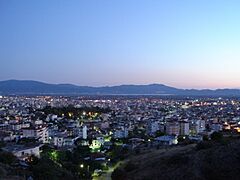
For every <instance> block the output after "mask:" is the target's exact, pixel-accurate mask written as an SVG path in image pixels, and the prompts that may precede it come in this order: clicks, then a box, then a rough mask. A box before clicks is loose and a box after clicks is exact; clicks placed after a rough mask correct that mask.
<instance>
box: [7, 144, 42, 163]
mask: <svg viewBox="0 0 240 180" xmlns="http://www.w3.org/2000/svg"><path fill="white" fill-rule="evenodd" d="M41 147H42V145H33V146H24V145H10V146H6V147H4V148H2V149H3V150H4V151H7V152H11V153H12V154H14V155H15V156H16V157H17V158H19V159H21V160H25V159H27V158H28V157H30V156H32V155H33V156H36V157H38V158H40V152H41V151H40V148H41Z"/></svg>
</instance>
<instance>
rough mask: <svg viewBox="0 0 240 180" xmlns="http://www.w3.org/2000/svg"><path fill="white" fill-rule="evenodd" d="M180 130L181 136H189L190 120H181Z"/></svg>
mask: <svg viewBox="0 0 240 180" xmlns="http://www.w3.org/2000/svg"><path fill="white" fill-rule="evenodd" d="M179 127H180V132H179V134H180V135H181V136H188V135H189V133H190V130H189V122H187V121H179Z"/></svg>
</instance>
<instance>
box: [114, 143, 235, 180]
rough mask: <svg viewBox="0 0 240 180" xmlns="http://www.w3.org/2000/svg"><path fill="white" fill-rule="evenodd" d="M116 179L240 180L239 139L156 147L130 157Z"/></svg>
mask: <svg viewBox="0 0 240 180" xmlns="http://www.w3.org/2000/svg"><path fill="white" fill-rule="evenodd" d="M112 177H113V180H118V179H129V180H148V179H149V180H150V179H151V180H154V179H156V180H157V179H158V180H159V179H160V180H161V179H163V180H174V179H175V180H192V179H194V180H223V179H228V180H235V179H236V180H238V179H239V177H240V140H234V141H231V142H230V143H212V142H211V143H205V144H200V145H197V146H196V145H188V146H184V147H174V148H171V149H162V150H157V151H154V152H151V153H147V154H143V155H139V156H136V157H133V158H132V159H130V160H129V161H128V162H127V163H125V164H124V165H123V166H122V167H120V168H118V169H116V170H115V171H114V173H113V174H112Z"/></svg>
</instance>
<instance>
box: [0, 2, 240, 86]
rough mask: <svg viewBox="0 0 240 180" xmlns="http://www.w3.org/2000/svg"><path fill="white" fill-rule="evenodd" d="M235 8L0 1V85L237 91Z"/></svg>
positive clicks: (206, 4)
mask: <svg viewBox="0 0 240 180" xmlns="http://www.w3.org/2000/svg"><path fill="white" fill-rule="evenodd" d="M239 3H240V2H238V1H234V0H232V1H227V2H226V1H211V2H209V1H206V0H205V1H187V0H186V1H181V2H180V1H171V2H164V1H121V2H117V1H115V2H113V1H91V2H90V1H88V2H84V1H71V2H70V1H68V2H67V1H51V2H49V1H39V2H33V1H21V2H20V1H1V2H0V23H1V25H2V27H1V29H0V39H1V41H0V59H1V73H0V74H1V77H0V81H3V80H8V79H21V80H23V79H24V80H26V79H27V80H37V81H42V82H47V83H55V84H58V83H71V84H76V85H87V86H107V85H108V86H114V85H121V84H152V83H159V84H165V85H169V86H173V87H177V88H196V89H204V88H210V89H215V88H240V87H239V84H240V79H239V77H240V71H239V70H238V67H239V65H240V61H239V57H240V54H239V47H240V41H239V40H240V36H239V33H238V32H239V30H240V25H238V19H239V18H240V11H239V8H238V7H240V6H239Z"/></svg>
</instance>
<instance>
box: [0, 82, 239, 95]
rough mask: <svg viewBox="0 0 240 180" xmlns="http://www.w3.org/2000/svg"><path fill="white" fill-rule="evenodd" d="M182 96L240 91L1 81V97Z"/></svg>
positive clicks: (233, 93) (229, 93)
mask: <svg viewBox="0 0 240 180" xmlns="http://www.w3.org/2000/svg"><path fill="white" fill-rule="evenodd" d="M51 94H54V95H180V96H240V89H216V90H210V89H203V90H197V89H179V88H174V87H170V86H166V85H163V84H149V85H120V86H103V87H90V86H77V85H73V84H48V83H43V82H39V81H31V80H7V81H0V95H51Z"/></svg>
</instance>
